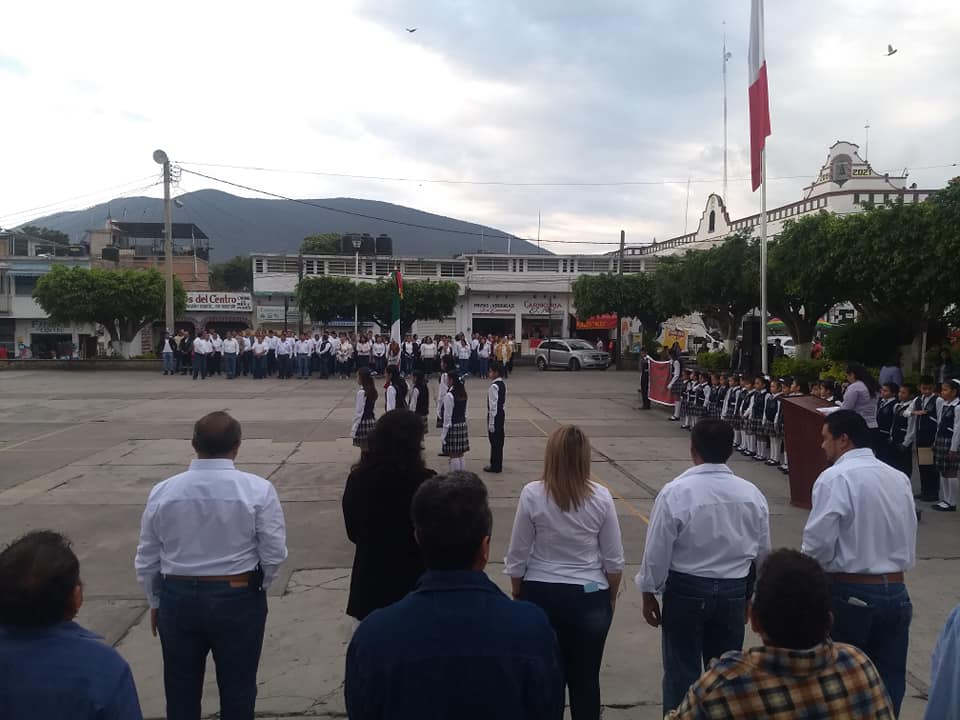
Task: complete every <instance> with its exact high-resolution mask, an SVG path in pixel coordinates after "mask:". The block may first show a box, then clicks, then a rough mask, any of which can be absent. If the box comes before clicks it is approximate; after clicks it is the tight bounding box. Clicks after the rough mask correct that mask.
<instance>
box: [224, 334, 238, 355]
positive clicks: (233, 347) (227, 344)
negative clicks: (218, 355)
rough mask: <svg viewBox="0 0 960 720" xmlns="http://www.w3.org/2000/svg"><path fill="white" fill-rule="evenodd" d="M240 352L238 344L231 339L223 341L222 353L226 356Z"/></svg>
mask: <svg viewBox="0 0 960 720" xmlns="http://www.w3.org/2000/svg"><path fill="white" fill-rule="evenodd" d="M239 351H240V343H238V342H237V341H236V340H234V339H233V338H227V339H226V340H224V341H223V352H224V353H225V354H227V355H235V354H236V353H238V352H239Z"/></svg>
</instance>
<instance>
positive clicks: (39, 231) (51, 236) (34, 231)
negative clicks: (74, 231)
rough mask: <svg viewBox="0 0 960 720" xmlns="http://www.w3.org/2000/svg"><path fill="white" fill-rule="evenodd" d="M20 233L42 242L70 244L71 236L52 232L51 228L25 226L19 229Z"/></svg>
mask: <svg viewBox="0 0 960 720" xmlns="http://www.w3.org/2000/svg"><path fill="white" fill-rule="evenodd" d="M18 232H22V233H23V234H25V235H32V236H33V237H35V238H40V239H41V240H49V241H50V242H58V243H67V244H69V242H70V236H69V235H67V234H66V233H65V232H60V231H59V230H51V229H50V228H48V227H44V226H37V225H24V226H23V227H21V228H19V229H18Z"/></svg>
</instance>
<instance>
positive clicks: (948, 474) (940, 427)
mask: <svg viewBox="0 0 960 720" xmlns="http://www.w3.org/2000/svg"><path fill="white" fill-rule="evenodd" d="M940 397H941V398H943V403H942V404H941V405H940V413H939V414H938V415H937V439H936V441H934V443H933V457H934V463H935V464H936V466H937V471H938V472H939V473H940V500H939V501H938V502H935V503H934V504H933V509H934V510H938V511H940V512H956V511H957V491H958V489H960V477H958V476H957V475H958V472H957V471H958V470H960V417H957V416H958V415H960V413H958V412H957V407H960V380H947V381H946V382H945V383H943V385H942V386H941V390H940Z"/></svg>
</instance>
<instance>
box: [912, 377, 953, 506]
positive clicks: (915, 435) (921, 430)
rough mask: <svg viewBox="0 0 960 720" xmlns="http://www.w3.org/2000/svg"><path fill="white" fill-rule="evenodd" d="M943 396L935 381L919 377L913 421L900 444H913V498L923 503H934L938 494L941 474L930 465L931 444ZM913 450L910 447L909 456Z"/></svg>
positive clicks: (931, 462) (913, 407) (934, 436)
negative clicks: (915, 483)
mask: <svg viewBox="0 0 960 720" xmlns="http://www.w3.org/2000/svg"><path fill="white" fill-rule="evenodd" d="M942 404H943V398H941V397H940V395H939V394H937V392H936V384H935V383H934V381H933V378H932V377H931V376H929V375H923V376H921V377H920V395H918V396H917V397H916V399H915V400H914V401H913V406H912V413H911V414H912V416H913V422H912V423H910V425H909V427H908V428H907V437H906V438H905V439H904V441H903V444H904V445H907V446H916V453H917V470H918V471H919V473H920V492H919V493H916V494H915V495H914V497H915V498H916V499H917V500H920V501H922V502H936V501H937V500H938V499H939V497H940V474H939V473H938V472H937V468H936V466H935V465H934V464H933V444H934V440H936V437H937V418H938V417H939V416H940V406H941V405H942ZM912 455H913V451H912V450H911V457H912Z"/></svg>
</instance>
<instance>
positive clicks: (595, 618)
mask: <svg viewBox="0 0 960 720" xmlns="http://www.w3.org/2000/svg"><path fill="white" fill-rule="evenodd" d="M623 564H624V560H623V543H622V541H621V538H620V522H619V520H618V519H617V510H616V507H615V505H614V502H613V497H612V496H611V495H610V491H609V490H607V489H606V488H605V487H604V486H603V485H600V484H599V483H596V482H594V481H593V480H591V479H590V440H589V439H588V438H587V436H586V435H585V434H584V433H583V431H582V430H580V428H578V427H577V426H576V425H565V426H563V427H560V428H557V429H556V430H554V431H553V433H551V435H550V437H549V438H548V439H547V449H546V453H545V456H544V467H543V478H542V479H541V480H537V481H536V482H532V483H529V484H527V485H526V486H525V487H524V488H523V491H522V492H521V493H520V502H519V504H518V506H517V515H516V518H515V519H514V522H513V532H512V534H511V536H510V548H509V550H508V551H507V557H506V558H505V559H504V566H505V567H504V572H505V573H506V574H507V575H509V576H510V581H511V585H512V589H513V597H514V599H516V600H529V601H530V602H532V603H534V604H536V605H539V606H540V607H541V608H542V609H543V610H544V612H546V613H547V617H549V618H550V623H551V625H553V628H554V630H555V631H556V633H557V639H558V641H559V643H560V651H561V654H562V655H563V662H564V674H565V677H566V683H567V689H568V691H569V694H570V716H571V718H572V719H573V720H582V719H584V718H590V719H594V718H599V717H600V663H601V661H602V660H603V646H604V644H605V642H606V639H607V632H608V631H609V630H610V623H611V621H612V620H613V611H614V608H615V606H616V603H617V591H618V589H619V587H620V580H621V577H622V574H623Z"/></svg>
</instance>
